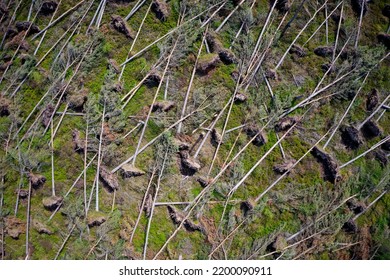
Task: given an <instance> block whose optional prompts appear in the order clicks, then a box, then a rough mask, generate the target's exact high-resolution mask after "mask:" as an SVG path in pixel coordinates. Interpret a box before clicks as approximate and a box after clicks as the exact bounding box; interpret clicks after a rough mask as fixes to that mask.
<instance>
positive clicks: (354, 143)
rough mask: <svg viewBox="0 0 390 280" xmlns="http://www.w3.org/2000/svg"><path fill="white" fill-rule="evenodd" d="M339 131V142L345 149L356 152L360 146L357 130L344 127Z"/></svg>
mask: <svg viewBox="0 0 390 280" xmlns="http://www.w3.org/2000/svg"><path fill="white" fill-rule="evenodd" d="M340 131H341V141H342V142H343V144H344V145H345V146H346V147H347V148H349V149H352V150H356V149H357V148H359V146H360V144H362V140H361V139H360V134H359V130H357V129H356V128H355V127H353V126H344V127H342V128H341V129H340Z"/></svg>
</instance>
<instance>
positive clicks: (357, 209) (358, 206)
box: [346, 199, 366, 215]
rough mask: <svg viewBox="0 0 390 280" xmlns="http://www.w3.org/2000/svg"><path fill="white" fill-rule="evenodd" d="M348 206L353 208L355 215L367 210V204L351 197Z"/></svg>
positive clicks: (350, 208)
mask: <svg viewBox="0 0 390 280" xmlns="http://www.w3.org/2000/svg"><path fill="white" fill-rule="evenodd" d="M346 204H347V206H348V208H349V210H351V211H352V212H353V213H354V214H355V215H357V214H360V213H362V212H363V211H364V210H366V206H365V205H364V203H362V202H359V201H358V200H356V199H350V200H348V201H347V203H346Z"/></svg>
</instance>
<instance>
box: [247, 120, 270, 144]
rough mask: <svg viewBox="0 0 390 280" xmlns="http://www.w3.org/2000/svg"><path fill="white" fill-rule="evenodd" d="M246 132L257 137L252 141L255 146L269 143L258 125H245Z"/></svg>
mask: <svg viewBox="0 0 390 280" xmlns="http://www.w3.org/2000/svg"><path fill="white" fill-rule="evenodd" d="M244 130H245V133H246V135H247V136H248V137H249V138H251V139H252V138H253V137H255V136H256V137H255V139H254V140H253V141H252V144H253V145H255V146H258V147H260V146H262V145H264V144H265V143H267V138H266V136H265V134H264V133H263V132H262V131H261V130H260V128H258V127H257V126H256V125H248V126H247V127H245V129H244Z"/></svg>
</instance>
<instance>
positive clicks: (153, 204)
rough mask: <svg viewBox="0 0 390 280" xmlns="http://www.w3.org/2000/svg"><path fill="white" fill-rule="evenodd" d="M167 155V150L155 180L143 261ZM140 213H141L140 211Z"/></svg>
mask: <svg viewBox="0 0 390 280" xmlns="http://www.w3.org/2000/svg"><path fill="white" fill-rule="evenodd" d="M167 155H168V150H166V151H165V156H164V161H163V163H162V166H161V170H160V174H159V175H158V178H157V187H156V190H155V194H154V198H153V203H152V208H151V209H150V217H149V219H148V225H147V228H146V234H145V244H144V251H143V260H145V259H146V251H147V249H148V240H149V231H150V225H151V223H152V219H153V213H154V207H155V203H156V201H157V195H158V191H159V190H160V183H161V177H162V175H163V173H164V168H165V162H166V159H167ZM146 195H147V193H145V196H146ZM141 211H142V209H141Z"/></svg>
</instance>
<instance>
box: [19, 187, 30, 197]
mask: <svg viewBox="0 0 390 280" xmlns="http://www.w3.org/2000/svg"><path fill="white" fill-rule="evenodd" d="M18 196H19V198H21V199H25V198H27V197H28V190H26V189H20V190H19V192H18Z"/></svg>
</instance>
